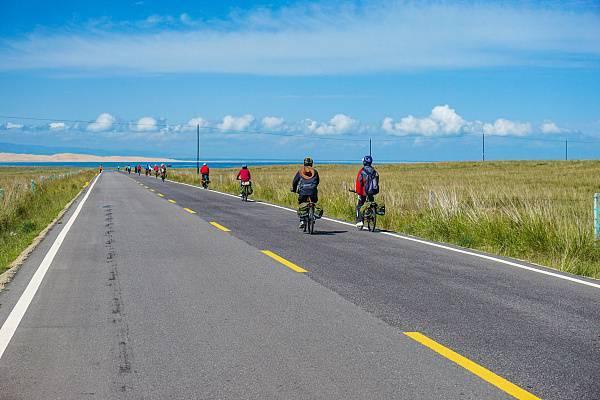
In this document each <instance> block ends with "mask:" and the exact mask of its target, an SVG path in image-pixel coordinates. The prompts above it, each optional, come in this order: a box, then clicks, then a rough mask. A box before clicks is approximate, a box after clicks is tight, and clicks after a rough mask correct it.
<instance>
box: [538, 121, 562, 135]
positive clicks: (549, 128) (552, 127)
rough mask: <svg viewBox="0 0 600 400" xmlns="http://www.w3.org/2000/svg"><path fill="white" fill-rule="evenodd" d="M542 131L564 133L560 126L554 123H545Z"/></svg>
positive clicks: (541, 128)
mask: <svg viewBox="0 0 600 400" xmlns="http://www.w3.org/2000/svg"><path fill="white" fill-rule="evenodd" d="M540 130H541V131H542V132H543V133H561V132H564V130H563V129H561V128H559V127H558V125H556V124H555V123H554V122H552V121H544V123H543V124H542V125H540Z"/></svg>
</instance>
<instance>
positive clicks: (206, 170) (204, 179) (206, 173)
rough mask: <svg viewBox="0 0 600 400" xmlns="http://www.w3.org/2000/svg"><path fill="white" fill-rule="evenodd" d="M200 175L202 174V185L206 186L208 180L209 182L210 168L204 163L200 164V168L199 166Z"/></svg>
mask: <svg viewBox="0 0 600 400" xmlns="http://www.w3.org/2000/svg"><path fill="white" fill-rule="evenodd" d="M200 175H201V176H202V180H201V182H202V187H204V188H206V187H207V186H208V182H210V179H209V175H210V168H208V165H206V163H204V164H202V168H200Z"/></svg>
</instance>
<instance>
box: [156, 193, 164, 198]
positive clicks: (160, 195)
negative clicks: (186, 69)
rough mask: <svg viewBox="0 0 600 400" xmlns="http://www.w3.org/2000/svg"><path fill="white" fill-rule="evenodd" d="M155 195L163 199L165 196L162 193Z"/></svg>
mask: <svg viewBox="0 0 600 400" xmlns="http://www.w3.org/2000/svg"><path fill="white" fill-rule="evenodd" d="M157 194H158V196H159V197H165V195H164V194H162V193H157Z"/></svg>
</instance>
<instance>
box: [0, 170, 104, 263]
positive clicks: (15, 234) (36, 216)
mask: <svg viewBox="0 0 600 400" xmlns="http://www.w3.org/2000/svg"><path fill="white" fill-rule="evenodd" d="M94 174H95V171H93V170H82V171H77V170H73V169H69V168H43V169H42V168H33V167H31V168H30V167H0V189H2V195H1V196H2V198H0V206H1V207H0V273H1V272H4V271H5V270H6V269H7V268H8V266H9V265H10V263H11V262H12V261H13V260H14V259H16V258H17V256H18V255H19V254H20V253H21V252H22V251H23V250H24V249H25V248H26V247H27V246H29V244H31V242H32V241H33V239H34V238H35V237H36V236H37V235H38V234H39V233H40V232H41V231H42V230H43V229H44V228H45V227H46V226H48V224H49V223H50V222H51V221H52V220H53V219H54V218H56V216H57V215H58V213H59V212H60V211H61V210H62V209H63V208H64V206H65V205H66V204H67V203H68V202H69V201H70V200H71V199H73V197H74V196H75V195H76V194H77V193H79V191H80V190H81V188H82V187H83V185H84V184H85V183H86V182H89V181H90V180H91V179H92V178H93V177H94ZM32 180H33V181H34V182H35V189H34V190H33V191H32V190H31V181H32Z"/></svg>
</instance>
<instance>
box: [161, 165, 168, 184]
mask: <svg viewBox="0 0 600 400" xmlns="http://www.w3.org/2000/svg"><path fill="white" fill-rule="evenodd" d="M160 177H161V178H162V180H163V182H164V180H165V178H166V177H167V166H166V165H165V164H161V165H160Z"/></svg>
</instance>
